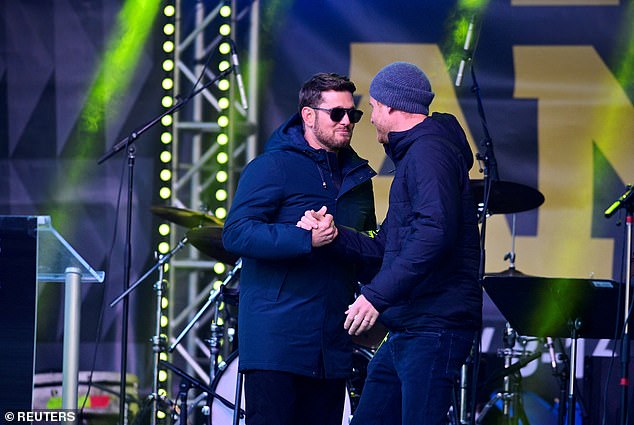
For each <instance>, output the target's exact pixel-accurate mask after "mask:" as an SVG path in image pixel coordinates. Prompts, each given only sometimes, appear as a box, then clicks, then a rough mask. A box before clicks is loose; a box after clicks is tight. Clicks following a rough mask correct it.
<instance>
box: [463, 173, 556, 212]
mask: <svg viewBox="0 0 634 425" xmlns="http://www.w3.org/2000/svg"><path fill="white" fill-rule="evenodd" d="M471 192H472V193H473V198H474V199H475V200H476V203H477V205H478V210H480V209H481V208H482V203H483V202H484V180H471ZM543 203H544V195H542V193H541V192H540V191H539V190H537V189H533V188H532V187H530V186H526V185H523V184H520V183H513V182H508V181H502V180H493V181H492V182H491V192H490V197H489V205H488V213H489V214H512V213H518V212H522V211H528V210H532V209H534V208H537V207H539V206H540V205H541V204H543Z"/></svg>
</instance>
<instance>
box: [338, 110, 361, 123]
mask: <svg viewBox="0 0 634 425" xmlns="http://www.w3.org/2000/svg"><path fill="white" fill-rule="evenodd" d="M346 114H348V118H349V119H350V122H352V123H358V122H359V121H360V120H361V116H362V115H363V111H360V110H359V109H354V108H352V109H344V108H333V109H332V110H331V111H330V119H331V120H333V121H334V122H339V121H341V120H342V119H343V116H344V115H346Z"/></svg>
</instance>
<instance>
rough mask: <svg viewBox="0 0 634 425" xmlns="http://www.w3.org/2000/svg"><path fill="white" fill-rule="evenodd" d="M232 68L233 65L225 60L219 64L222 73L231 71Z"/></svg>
mask: <svg viewBox="0 0 634 425" xmlns="http://www.w3.org/2000/svg"><path fill="white" fill-rule="evenodd" d="M230 66H231V64H230V63H229V61H226V60H223V61H220V62H219V63H218V70H219V71H221V72H222V71H225V70H227V69H229V67H230Z"/></svg>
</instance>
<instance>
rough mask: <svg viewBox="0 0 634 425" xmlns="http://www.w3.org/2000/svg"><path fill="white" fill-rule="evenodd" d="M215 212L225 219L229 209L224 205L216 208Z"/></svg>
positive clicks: (217, 215)
mask: <svg viewBox="0 0 634 425" xmlns="http://www.w3.org/2000/svg"><path fill="white" fill-rule="evenodd" d="M214 214H215V215H216V217H218V218H219V219H220V220H224V219H225V218H227V209H226V208H224V207H218V208H216V211H215V212H214Z"/></svg>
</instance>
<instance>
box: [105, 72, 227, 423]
mask: <svg viewBox="0 0 634 425" xmlns="http://www.w3.org/2000/svg"><path fill="white" fill-rule="evenodd" d="M235 70H236V68H235V67H229V68H227V69H226V70H224V71H222V72H221V73H219V74H218V75H217V76H216V77H215V78H214V79H212V80H211V81H209V82H208V83H207V84H205V85H203V86H202V87H200V88H199V89H198V90H195V91H192V93H190V94H189V96H187V97H186V98H185V99H178V98H177V99H178V101H177V102H176V103H175V104H174V105H172V106H171V107H170V108H168V109H167V110H165V112H163V113H162V114H160V115H158V116H157V117H156V118H154V119H152V120H150V121H148V122H147V123H145V124H144V125H142V126H141V127H140V128H139V129H137V130H134V131H133V132H132V133H130V135H129V136H128V137H126V138H124V139H123V140H121V141H119V142H118V143H116V144H115V145H114V146H113V147H112V148H111V149H110V151H108V152H106V153H105V154H104V155H102V156H101V158H99V159H98V160H97V163H98V164H102V163H103V162H105V161H106V160H108V159H109V158H111V157H112V156H114V155H115V154H116V153H118V152H120V151H121V150H122V149H123V148H127V150H128V193H127V207H126V232H125V253H124V263H123V289H124V291H127V290H128V289H129V286H130V266H131V257H132V246H131V234H132V193H133V187H134V163H135V148H134V142H135V141H136V140H137V139H138V138H139V137H140V136H141V135H142V134H143V133H145V132H146V131H147V130H149V129H150V128H152V127H153V126H154V125H156V124H157V123H158V122H160V121H161V119H162V118H163V117H164V116H166V115H169V114H173V113H174V112H176V111H178V110H180V109H181V108H182V107H183V106H185V105H186V104H187V103H188V102H189V101H190V100H191V99H192V98H194V97H195V96H197V95H198V94H199V93H200V92H202V91H203V90H206V89H207V88H208V87H210V86H211V85H212V84H215V83H216V82H217V81H218V80H220V79H221V78H224V77H226V76H227V75H229V74H230V73H231V72H234V71H235ZM128 316H129V303H128V299H127V297H126V299H125V300H124V302H123V313H122V315H121V378H120V385H119V390H120V394H121V395H120V397H119V424H120V425H123V424H125V423H126V408H125V404H126V403H125V398H126V397H125V394H126V386H127V385H126V380H127V376H126V372H127V357H128V319H129V317H128Z"/></svg>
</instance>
